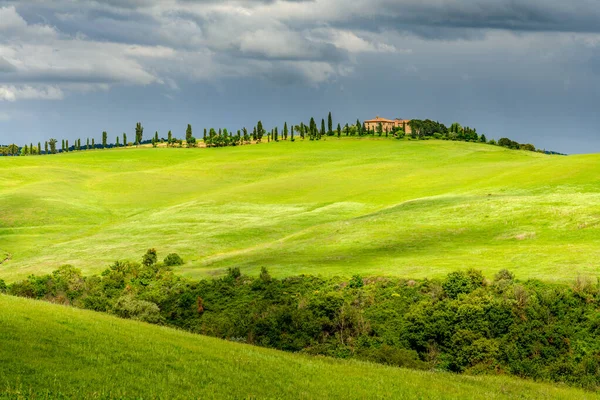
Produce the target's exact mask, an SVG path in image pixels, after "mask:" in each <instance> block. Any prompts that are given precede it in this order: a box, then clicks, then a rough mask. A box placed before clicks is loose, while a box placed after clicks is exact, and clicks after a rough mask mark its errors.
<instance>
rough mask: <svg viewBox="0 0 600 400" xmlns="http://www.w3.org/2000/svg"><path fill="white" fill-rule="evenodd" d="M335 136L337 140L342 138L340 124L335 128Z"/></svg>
mask: <svg viewBox="0 0 600 400" xmlns="http://www.w3.org/2000/svg"><path fill="white" fill-rule="evenodd" d="M337 136H338V138H339V137H341V136H342V126H341V125H340V124H338V126H337Z"/></svg>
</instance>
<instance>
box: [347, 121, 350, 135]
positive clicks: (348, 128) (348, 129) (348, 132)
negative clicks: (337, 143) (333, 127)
mask: <svg viewBox="0 0 600 400" xmlns="http://www.w3.org/2000/svg"><path fill="white" fill-rule="evenodd" d="M349 134H350V127H349V126H348V124H347V123H346V136H348V135H349Z"/></svg>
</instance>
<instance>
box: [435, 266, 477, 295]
mask: <svg viewBox="0 0 600 400" xmlns="http://www.w3.org/2000/svg"><path fill="white" fill-rule="evenodd" d="M483 282H484V278H483V275H482V274H481V272H480V271H475V270H469V271H467V272H464V271H458V272H452V273H450V274H448V276H447V277H446V279H445V280H444V282H442V287H443V288H444V292H446V294H447V295H448V297H450V298H451V299H456V298H457V297H458V295H459V294H468V293H471V292H472V291H474V290H475V289H477V288H479V287H481V286H483Z"/></svg>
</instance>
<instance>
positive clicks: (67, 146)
mask: <svg viewBox="0 0 600 400" xmlns="http://www.w3.org/2000/svg"><path fill="white" fill-rule="evenodd" d="M65 149H66V150H67V153H68V152H69V140H66V141H65Z"/></svg>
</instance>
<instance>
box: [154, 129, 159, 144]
mask: <svg viewBox="0 0 600 400" xmlns="http://www.w3.org/2000/svg"><path fill="white" fill-rule="evenodd" d="M154 142H156V143H158V142H160V139H159V138H158V131H156V132H154Z"/></svg>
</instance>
